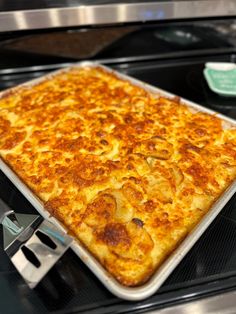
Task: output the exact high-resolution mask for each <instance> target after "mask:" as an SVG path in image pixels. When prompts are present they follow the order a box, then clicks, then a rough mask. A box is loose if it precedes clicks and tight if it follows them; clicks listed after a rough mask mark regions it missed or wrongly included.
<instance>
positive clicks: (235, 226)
mask: <svg viewBox="0 0 236 314" xmlns="http://www.w3.org/2000/svg"><path fill="white" fill-rule="evenodd" d="M234 59H235V56H234V55H233V54H225V55H222V56H218V57H214V56H207V57H201V58H192V59H189V58H187V59H181V60H172V61H163V60H162V61H149V62H147V61H146V62H136V63H122V64H113V65H112V66H113V67H114V68H116V69H117V70H119V71H122V72H123V73H126V74H129V75H131V76H134V77H136V78H138V79H141V80H143V81H145V82H148V83H151V84H152V85H155V86H158V87H160V88H163V89H166V90H168V91H170V92H172V93H174V94H177V95H179V96H181V97H184V98H187V99H189V100H192V101H195V102H197V103H199V104H202V105H205V106H208V107H210V108H212V109H214V110H217V111H220V112H222V113H224V114H225V115H228V116H230V117H233V118H236V98H222V97H220V96H217V95H216V94H214V93H212V92H211V91H210V90H209V88H208V86H207V84H206V82H205V80H204V78H203V72H202V71H203V68H204V63H205V62H206V61H214V60H215V61H234ZM47 72H48V70H47V67H44V68H42V69H41V70H40V68H38V69H37V70H34V69H32V68H28V69H25V70H22V71H18V72H14V71H13V72H12V73H8V74H6V72H5V74H4V73H3V72H1V71H0V89H4V88H6V87H10V86H13V85H16V84H19V83H21V82H23V81H26V80H29V79H31V78H34V77H37V76H40V75H43V74H45V73H47ZM0 197H1V198H2V199H3V200H4V201H5V202H7V203H8V204H9V205H10V206H12V208H13V209H14V210H15V211H17V212H27V213H35V212H36V211H35V209H34V208H33V207H32V206H31V205H30V204H29V202H28V201H27V200H26V199H25V198H24V197H23V196H22V195H21V193H20V192H19V191H18V190H17V189H16V188H15V187H14V185H13V184H12V183H10V181H9V180H8V179H7V178H6V177H5V176H4V175H3V174H2V173H1V172H0ZM0 239H1V240H2V233H1V232H0ZM230 289H236V195H235V196H234V197H233V198H232V199H231V201H230V202H229V203H228V204H227V205H226V206H225V208H224V209H223V210H222V212H221V213H220V214H219V215H218V217H217V218H216V219H215V221H214V222H213V223H212V224H211V226H210V227H209V228H208V230H207V231H206V232H205V233H204V234H203V236H202V237H201V239H200V240H199V241H198V242H197V243H196V245H195V246H194V247H193V249H192V250H191V251H190V252H189V253H188V255H187V256H186V257H185V258H184V259H183V261H182V262H181V263H180V265H179V266H178V267H177V268H176V270H175V271H174V272H173V273H172V275H171V276H170V277H169V278H168V279H167V281H166V282H165V283H164V285H163V286H162V287H161V288H160V290H159V291H158V292H157V293H156V294H155V295H153V296H152V297H150V298H148V299H147V300H144V301H141V302H127V301H122V300H120V299H118V298H116V297H114V296H113V295H112V294H110V293H109V292H108V291H107V290H106V289H105V288H104V287H103V285H102V284H101V283H100V282H99V281H98V279H97V278H96V277H95V276H94V275H93V274H92V273H91V272H90V271H89V270H88V269H87V268H86V266H85V265H84V264H83V263H82V262H81V261H80V260H79V258H78V257H77V256H76V255H75V254H74V253H73V252H72V251H71V250H69V251H67V252H66V253H65V255H64V256H63V257H62V259H61V260H60V261H59V262H58V263H57V264H56V266H54V268H53V269H52V270H51V271H50V272H49V274H48V275H47V276H46V277H45V278H44V279H43V281H42V282H41V283H40V284H39V285H38V286H37V287H36V289H35V290H30V289H29V288H28V287H27V285H26V284H25V283H24V281H23V280H22V279H21V277H20V276H19V274H18V273H17V272H16V270H15V269H14V266H13V265H12V264H11V262H10V261H9V259H8V257H7V256H6V254H5V253H4V251H3V249H2V243H1V248H0V291H1V297H0V308H1V311H0V312H1V313H4V314H8V313H9V314H10V313H18V314H23V313H24V314H27V313H71V312H73V313H124V312H126V313H127V312H139V313H140V312H144V311H148V310H151V309H157V308H160V307H164V306H168V305H173V304H176V303H179V302H183V301H188V300H191V299H193V298H202V297H206V296H207V295H210V294H216V293H221V292H222V291H227V290H230Z"/></svg>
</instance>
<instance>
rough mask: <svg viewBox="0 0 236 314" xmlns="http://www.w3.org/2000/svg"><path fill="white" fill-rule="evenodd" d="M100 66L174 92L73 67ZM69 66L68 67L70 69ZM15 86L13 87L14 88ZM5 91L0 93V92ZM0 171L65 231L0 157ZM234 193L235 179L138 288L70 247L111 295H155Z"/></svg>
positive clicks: (227, 120) (75, 244) (75, 245)
mask: <svg viewBox="0 0 236 314" xmlns="http://www.w3.org/2000/svg"><path fill="white" fill-rule="evenodd" d="M85 66H90V67H97V66H99V67H101V68H104V69H105V70H106V71H108V72H112V73H114V74H116V75H117V77H119V78H121V79H125V80H128V81H130V82H131V83H132V84H135V85H137V86H140V87H142V88H144V89H146V90H147V91H150V92H153V93H158V94H159V95H160V96H164V97H168V98H173V97H176V95H173V94H171V93H168V92H166V91H164V90H161V89H159V88H156V87H153V86H151V85H148V84H146V83H143V82H141V81H139V80H136V79H133V78H132V77H129V76H126V75H124V74H120V73H118V72H116V71H114V70H112V69H110V68H108V67H105V66H102V65H100V64H98V63H95V62H80V63H76V64H74V65H73V67H85ZM69 69H70V68H68V70H69ZM66 70H67V69H62V70H57V71H55V72H52V73H50V74H48V75H45V76H43V77H40V78H38V79H34V80H31V81H29V82H26V83H24V84H22V85H20V86H28V87H30V86H33V85H35V84H37V83H39V82H41V81H43V80H45V79H47V78H50V77H52V76H53V75H54V74H59V73H60V72H61V71H63V72H64V71H66ZM18 87H19V86H17V87H14V88H12V89H11V90H14V89H16V88H18ZM8 91H9V89H8V90H5V91H3V92H2V93H0V97H1V95H3V94H4V93H5V92H8ZM180 101H181V103H183V104H185V105H187V106H188V107H189V108H192V110H195V111H202V112H206V113H210V114H214V115H216V114H217V113H216V112H215V111H213V110H210V109H207V108H205V107H202V106H200V105H197V104H195V103H193V102H190V101H188V100H185V99H182V98H180ZM217 117H219V118H221V119H222V120H223V121H225V123H226V125H227V127H228V126H231V127H236V121H235V120H233V119H230V118H228V117H226V116H223V115H221V114H217ZM0 170H2V172H3V173H4V174H5V175H6V176H7V177H8V178H9V179H10V181H11V182H12V183H13V184H14V185H15V186H16V187H17V188H18V190H19V191H20V192H21V193H22V194H23V195H24V196H25V197H26V198H27V199H28V201H29V202H30V203H31V204H32V205H33V206H34V207H35V208H36V210H37V211H38V212H39V213H40V214H41V215H42V216H43V217H44V218H45V219H47V220H49V221H51V222H52V223H54V224H55V225H56V226H58V227H59V228H61V229H62V230H64V231H65V232H67V229H66V228H65V227H64V226H63V225H62V224H61V223H60V222H59V221H58V220H57V219H55V218H54V217H51V216H50V214H49V212H48V211H46V210H45V209H44V205H43V202H42V201H41V200H40V199H39V198H38V197H36V195H35V194H34V193H33V192H32V191H31V190H30V189H29V188H28V187H27V186H26V185H25V184H24V183H23V182H22V181H21V179H20V178H19V177H18V176H17V174H16V173H15V172H14V171H12V170H11V168H10V167H9V166H8V165H7V164H6V163H5V162H4V161H3V160H2V159H1V158H0ZM235 192H236V180H235V181H234V182H233V183H232V184H231V185H230V186H229V187H228V188H227V190H225V191H224V193H223V194H222V195H221V196H220V197H219V198H218V200H217V201H216V202H215V203H214V204H213V206H212V207H211V209H210V210H209V211H208V213H207V214H206V215H205V216H204V217H203V218H202V219H201V221H200V222H199V223H198V225H197V226H196V227H195V228H194V229H193V230H192V232H191V233H190V234H189V235H188V236H187V237H186V238H185V239H184V240H183V241H182V243H181V244H180V245H179V246H178V247H177V248H176V249H175V250H174V252H173V253H172V254H171V255H170V256H169V257H168V258H167V259H166V261H165V262H164V263H163V264H162V265H161V267H159V268H158V269H157V271H156V272H155V273H154V275H153V276H152V277H151V279H150V280H149V281H148V282H147V283H145V284H143V285H142V286H138V287H125V286H123V285H121V284H120V283H118V282H117V281H116V280H115V279H114V278H113V277H112V276H111V274H109V273H108V272H107V271H106V270H105V268H104V267H103V266H102V265H101V264H100V263H99V262H98V261H97V260H96V258H95V257H94V256H93V255H92V254H91V253H90V252H89V251H88V250H87V249H85V248H84V247H83V245H82V244H81V243H80V241H79V240H78V239H74V241H73V243H72V245H71V248H72V250H73V251H74V252H75V253H76V254H77V255H78V256H79V257H80V258H81V260H82V261H83V262H84V263H85V264H86V265H87V267H88V268H89V269H90V270H91V271H92V272H93V273H94V274H95V276H97V278H98V279H99V280H100V281H101V282H102V283H103V284H104V286H105V287H106V288H107V289H108V290H109V291H110V292H111V293H113V294H114V295H116V296H117V297H119V298H122V299H126V300H130V301H135V300H136V301H137V300H142V299H145V298H147V297H149V296H151V295H152V294H154V293H155V292H156V291H157V290H158V288H159V287H160V286H161V285H162V284H163V282H164V281H165V280H166V279H167V277H168V276H169V275H170V274H171V273H172V272H173V270H174V269H175V268H176V267H177V265H178V264H179V263H180V261H181V260H182V259H183V257H184V256H185V255H186V254H187V253H188V252H189V250H190V249H191V248H192V247H193V245H194V244H195V243H196V241H197V240H198V239H199V238H200V237H201V235H202V234H203V232H204V231H205V230H206V229H207V227H208V226H209V225H210V224H211V222H212V221H213V220H214V219H215V217H216V216H217V215H218V214H219V212H220V211H221V210H222V209H223V207H224V206H225V205H226V203H227V202H228V201H229V199H230V198H231V197H232V196H233V194H234V193H235Z"/></svg>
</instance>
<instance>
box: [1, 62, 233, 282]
mask: <svg viewBox="0 0 236 314" xmlns="http://www.w3.org/2000/svg"><path fill="white" fill-rule="evenodd" d="M0 156H1V158H2V159H3V161H4V162H6V163H7V164H8V165H9V166H10V167H11V169H12V170H13V171H14V172H15V173H16V174H17V175H18V176H19V177H20V178H21V180H22V181H23V182H24V183H25V184H26V185H27V186H28V187H29V188H30V189H31V190H32V191H33V192H34V194H35V195H36V196H37V197H39V198H40V199H41V201H42V202H43V203H44V206H45V208H46V209H47V210H48V211H49V212H50V213H51V215H52V216H54V217H56V218H57V219H58V220H60V221H61V222H62V223H63V224H64V225H65V226H66V228H67V229H68V230H69V231H70V232H71V233H72V234H73V235H74V236H75V237H77V238H78V239H79V240H80V242H81V243H82V244H83V245H84V246H85V247H86V248H87V249H88V250H89V251H90V252H91V253H92V254H93V255H94V256H95V257H96V258H97V259H98V260H99V261H100V263H101V264H102V265H103V266H104V267H105V268H106V269H107V270H108V272H109V273H110V274H111V275H113V276H114V277H115V278H116V279H117V280H118V281H119V282H120V283H121V284H123V285H125V286H137V285H141V284H143V283H144V282H146V281H147V280H148V279H149V278H150V276H151V275H152V274H153V273H154V272H155V271H156V270H157V269H158V267H159V266H160V265H161V264H162V263H163V261H164V260H165V259H166V258H167V257H168V255H170V254H171V252H172V251H174V250H175V248H176V247H177V246H178V244H179V243H180V242H181V241H182V240H183V239H184V238H185V237H186V235H187V234H188V233H189V232H191V230H193V228H194V226H195V225H196V224H197V223H198V222H199V221H200V220H201V218H202V217H203V216H204V215H205V214H206V213H207V212H208V210H209V209H210V208H211V206H212V204H213V203H214V202H215V201H216V200H217V198H218V197H219V196H220V195H221V194H222V193H223V191H224V190H225V189H226V188H227V187H228V186H229V185H230V184H231V183H232V182H233V180H234V179H235V178H236V129H235V128H232V127H231V126H229V125H225V124H224V123H223V121H222V120H221V119H220V118H218V117H217V116H216V115H210V114H207V113H203V112H196V111H194V110H192V109H191V108H189V107H188V106H186V105H184V104H182V103H180V101H179V100H178V98H173V99H168V98H165V97H162V96H160V95H159V94H155V93H154V92H150V91H148V90H146V89H144V88H142V87H140V86H136V85H135V84H133V83H131V82H130V81H129V80H126V79H121V78H119V77H118V76H117V75H115V74H114V73H112V72H110V71H107V70H105V69H103V68H101V67H99V66H97V67H92V66H84V67H73V68H71V69H69V70H65V71H61V72H59V73H56V74H54V75H51V76H50V77H48V78H46V79H44V80H42V81H40V82H38V83H36V84H34V85H32V86H21V87H18V88H15V89H13V90H10V91H8V92H5V93H3V94H2V96H1V98H0Z"/></svg>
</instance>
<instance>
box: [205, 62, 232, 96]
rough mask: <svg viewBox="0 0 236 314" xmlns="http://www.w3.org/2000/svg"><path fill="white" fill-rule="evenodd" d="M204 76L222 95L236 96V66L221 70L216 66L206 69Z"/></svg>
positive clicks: (210, 85) (212, 87)
mask: <svg viewBox="0 0 236 314" xmlns="http://www.w3.org/2000/svg"><path fill="white" fill-rule="evenodd" d="M204 76H205V78H206V80H207V83H208V85H209V87H210V89H211V90H212V91H213V92H215V93H217V94H220V95H222V96H236V68H232V69H227V70H225V69H224V70H223V69H221V70H219V69H217V63H216V66H215V68H214V69H213V68H211V67H207V68H205V69H204Z"/></svg>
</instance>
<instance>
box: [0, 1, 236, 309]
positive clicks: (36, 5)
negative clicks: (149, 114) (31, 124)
mask: <svg viewBox="0 0 236 314" xmlns="http://www.w3.org/2000/svg"><path fill="white" fill-rule="evenodd" d="M226 3H227V4H226ZM0 8H1V12H0V30H1V33H0V40H1V41H0V89H1V90H4V89H6V88H9V87H12V86H15V85H17V84H20V83H22V82H25V81H27V80H30V79H33V78H37V77H40V76H42V75H45V74H47V73H49V72H50V71H53V70H56V69H60V68H63V67H66V66H68V65H71V64H73V63H74V62H77V61H81V60H92V61H98V62H100V63H102V64H105V65H108V66H110V67H112V68H114V69H116V70H118V71H120V72H122V73H124V74H128V75H131V76H133V77H135V78H138V79H140V80H142V81H144V82H147V83H150V84H151V85H154V86H158V87H160V88H162V89H164V90H167V91H169V92H171V93H173V94H176V95H178V96H181V97H183V98H186V99H189V100H191V101H194V102H196V103H199V104H201V105H204V106H206V107H208V108H210V109H213V110H216V111H218V112H221V113H223V114H224V115H226V116H229V117H231V118H234V119H236V98H235V97H222V96H219V95H217V94H215V93H213V92H212V91H211V90H210V89H209V87H208V85H207V83H206V81H205V79H204V76H203V69H204V66H205V63H206V62H209V61H212V62H214V61H217V62H233V63H234V62H235V59H236V20H234V15H236V4H235V2H234V1H214V0H211V1H201V0H199V1H149V2H148V3H144V2H139V1H124V3H123V4H122V3H121V2H120V1H67V0H64V1H63V2H60V3H59V1H46V0H45V1H34V2H32V3H31V2H30V1H26V0H25V1H22V2H21V3H20V4H19V3H18V2H17V1H10V2H7V1H6V3H5V1H2V2H1V1H0ZM0 198H2V199H3V200H4V201H5V202H6V203H7V204H8V205H10V206H11V207H12V208H13V209H14V210H15V211H17V212H20V213H36V210H35V209H34V208H33V206H32V205H31V204H30V203H29V202H28V201H27V200H26V199H25V198H24V196H23V195H22V194H21V193H20V192H19V191H18V190H17V188H16V187H14V185H13V184H12V183H11V182H10V181H9V180H8V179H7V178H6V176H5V175H4V174H3V173H2V172H0ZM0 231H1V232H0V238H1V248H0V291H1V297H0V312H1V313H4V314H5V313H6V314H7V313H18V314H23V313H24V314H25V313H55V314H59V313H60V314H61V313H144V312H148V313H159V312H160V313H175V312H176V313H215V312H217V311H219V312H220V313H235V312H236V301H235V300H236V299H235V296H236V195H234V196H233V197H232V198H231V200H230V201H229V202H228V203H227V205H226V206H225V207H224V209H223V210H222V211H221V213H220V214H219V215H218V216H217V218H216V219H215V220H214V221H213V223H212V224H211V225H210V227H209V228H208V229H207V231H206V232H205V233H204V234H203V235H202V236H201V238H200V240H199V241H198V242H197V243H196V244H195V245H194V247H193V248H192V249H191V250H190V251H189V253H188V254H187V256H186V257H185V258H184V259H183V260H182V262H181V263H180V264H179V266H178V267H177V268H176V269H175V271H174V272H173V273H172V274H171V275H170V276H169V278H168V279H167V280H166V281H165V283H164V284H163V285H162V287H161V288H160V289H159V290H158V291H157V292H156V293H155V294H154V295H153V296H151V297H149V298H147V299H145V300H143V301H139V302H128V301H124V300H121V299H118V298H117V297H115V296H114V295H112V294H111V293H110V292H109V291H108V290H107V289H106V288H105V287H104V286H103V285H102V284H101V283H100V282H99V280H98V279H97V278H96V277H95V276H94V274H92V273H91V271H89V269H88V268H87V267H86V266H85V265H84V263H83V262H82V261H81V260H79V258H78V257H77V256H76V255H75V253H74V252H73V251H72V250H68V251H67V252H66V253H65V254H64V256H63V257H62V258H61V259H60V261H59V262H57V264H56V265H55V266H54V267H53V268H52V269H51V270H50V272H49V273H48V274H47V275H46V276H45V278H44V279H43V280H42V281H41V282H40V284H38V286H37V287H36V288H35V289H34V290H31V289H30V288H29V287H28V286H27V285H26V284H25V282H24V281H23V279H22V278H21V277H20V275H19V274H18V273H17V271H16V269H15V268H14V266H13V265H12V264H11V262H10V260H9V258H8V257H7V255H6V254H5V252H4V251H3V243H2V229H1V230H0Z"/></svg>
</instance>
